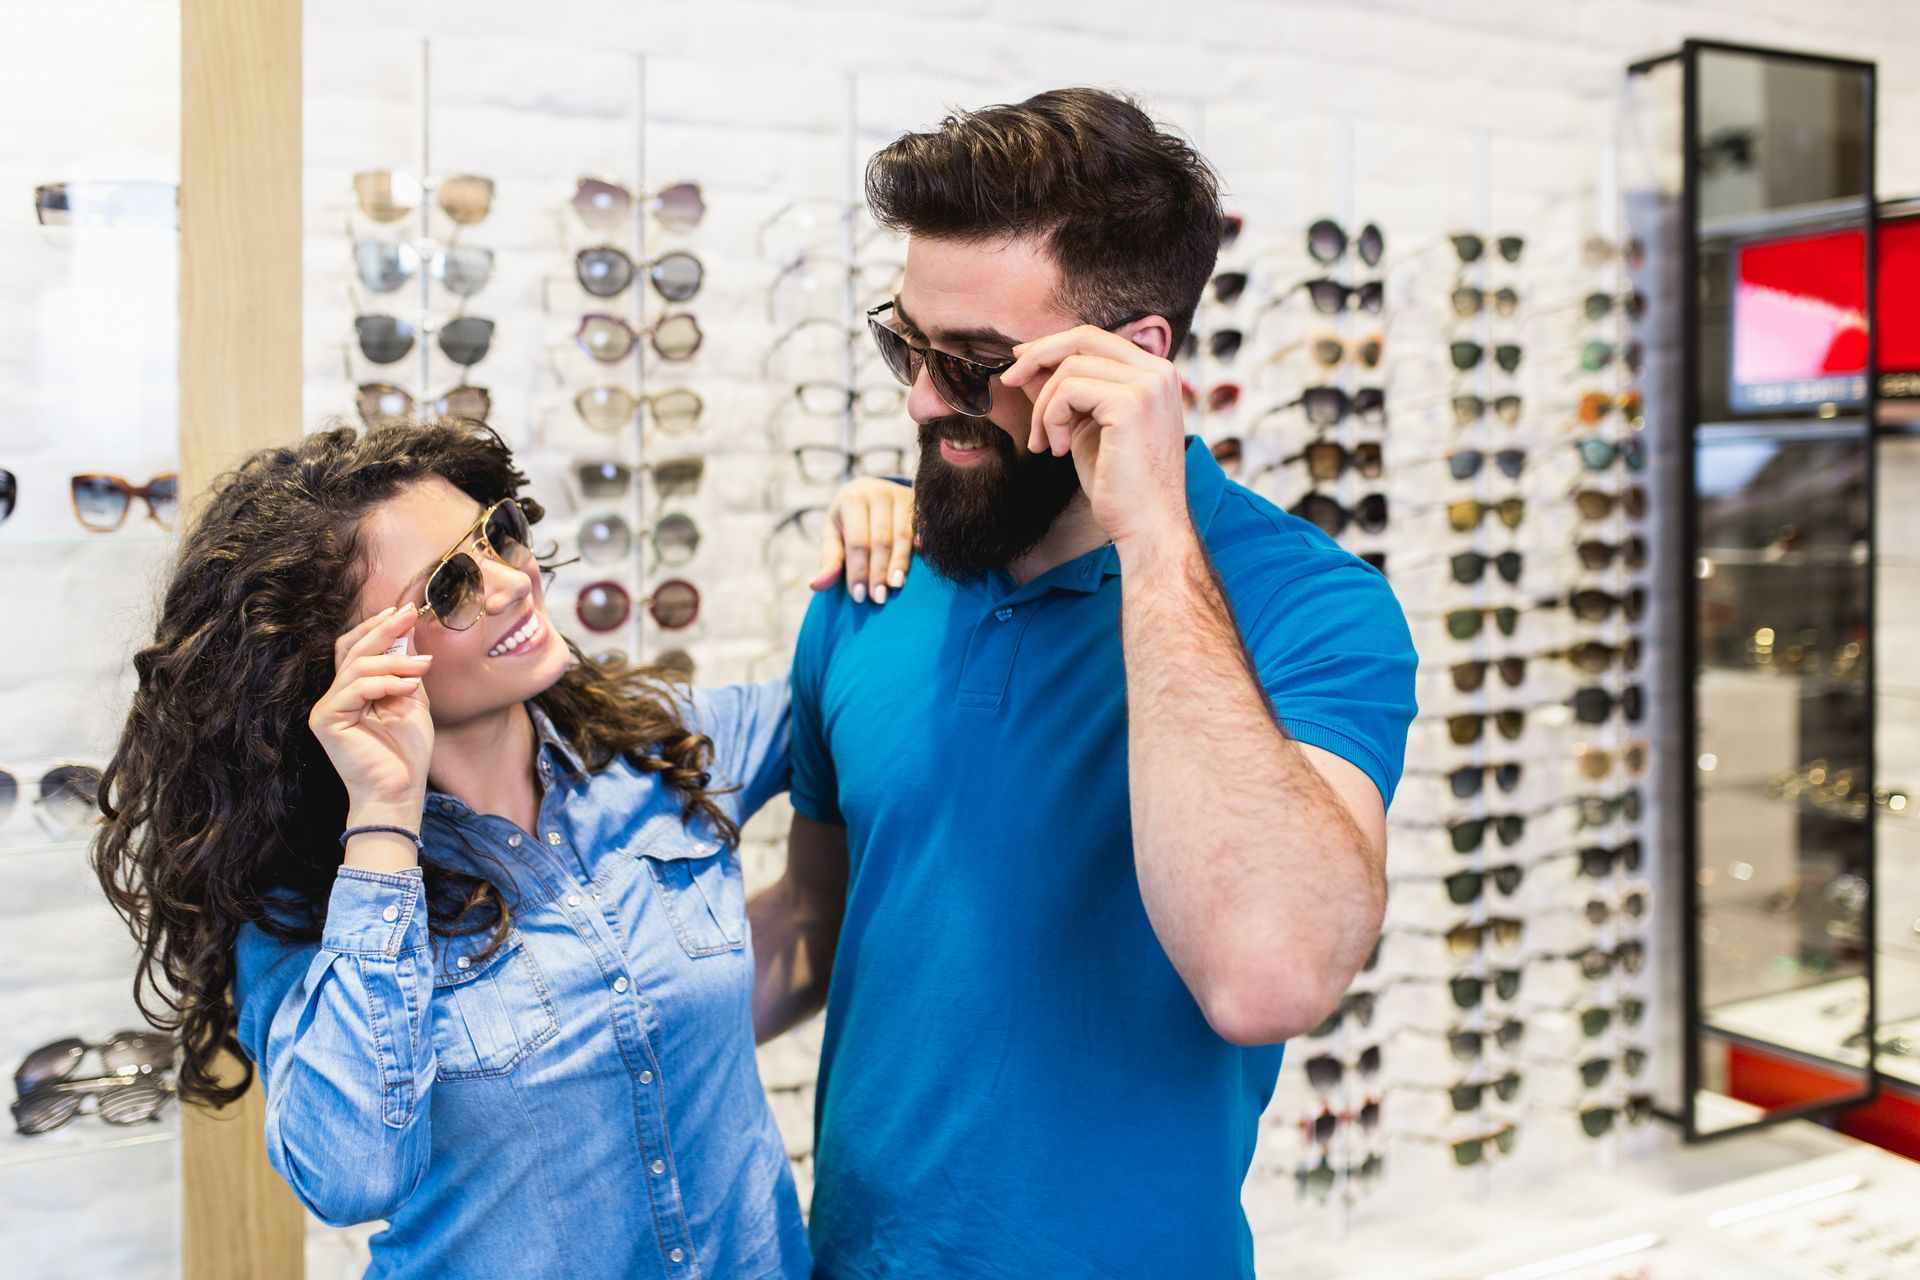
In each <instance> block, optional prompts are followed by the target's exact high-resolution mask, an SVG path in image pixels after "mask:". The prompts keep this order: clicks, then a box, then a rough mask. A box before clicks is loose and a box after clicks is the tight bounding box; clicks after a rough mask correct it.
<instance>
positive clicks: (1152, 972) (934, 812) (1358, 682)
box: [793, 440, 1414, 1280]
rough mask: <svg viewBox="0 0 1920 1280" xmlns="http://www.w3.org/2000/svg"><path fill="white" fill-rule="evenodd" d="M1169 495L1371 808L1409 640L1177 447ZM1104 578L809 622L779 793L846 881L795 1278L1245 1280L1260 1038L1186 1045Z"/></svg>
mask: <svg viewBox="0 0 1920 1280" xmlns="http://www.w3.org/2000/svg"><path fill="white" fill-rule="evenodd" d="M1187 497H1188V502H1189V505H1190V507H1191V509H1192V513H1193V519H1194V524H1195V527H1196V528H1197V529H1198V530H1199V531H1200V533H1201V535H1202V537H1203V538H1204V540H1205V542H1206V545H1207V548H1208V551H1209V553H1210V554H1211V556H1212V558H1213V562H1214V565H1215V566H1216V568H1217V569H1218V571H1219V573H1220V577H1221V580H1222V582H1223V583H1224V585H1225V587H1226V591H1227V594H1228V597H1229V599H1230V600H1231V601H1232V603H1233V607H1234V612H1235V616H1236V618H1237V619H1238V620H1239V623H1240V629H1241V633H1242V635H1243V636H1244V637H1245V639H1246V643H1247V648H1248V651H1249V652H1250V654H1251V655H1252V657H1253V662H1254V667H1255V669H1256V671H1257V672H1258V674H1259V679H1260V681H1261V683H1262V685H1263V686H1264V687H1265V689H1266V692H1267V695H1268V697H1269V698H1270V699H1271V701H1272V704H1273V708H1274V710H1275V712H1276V713H1277V714H1278V716H1279V719H1280V721H1281V723H1282V724H1283V725H1284V726H1285V727H1286V730H1287V732H1288V733H1290V734H1291V735H1292V736H1293V737H1294V738H1296V739H1298V740H1299V741H1301V742H1307V743H1312V744H1313V745H1315V746H1319V747H1324V748H1326V749H1327V750H1328V751H1331V752H1334V753H1335V754H1337V755H1339V756H1341V757H1343V758H1344V759H1347V760H1350V761H1352V762H1353V763H1354V764H1355V765H1357V766H1359V767H1360V768H1361V769H1362V770H1364V771H1365V772H1366V774H1367V776H1369V777H1370V778H1372V779H1373V781H1374V783H1375V784H1376V785H1377V786H1378V787H1379V788H1380V794H1381V795H1382V797H1384V798H1386V799H1389V800H1390V799H1391V798H1392V795H1393V789H1394V786H1395V784H1396V783H1397V782H1398V780H1399V777H1400V769H1401V763H1402V757H1403V753H1404V750H1405V746H1406V733H1407V726H1408V722H1409V721H1410V720H1411V719H1412V717H1413V714H1414V692H1413V682H1414V651H1413V644H1412V641H1411V639H1410V637H1409V635H1408V632H1407V626H1406V622H1405V620H1404V618H1403V617H1402V614H1401V611H1400V607H1399V605H1398V603H1397V602H1396V601H1395V600H1394V597H1393V593H1392V591H1391V590H1390V589H1389V588H1388V586H1387V584H1386V581H1385V579H1384V578H1382V577H1381V576H1380V574H1379V573H1377V572H1376V571H1375V570H1373V569H1372V568H1371V567H1369V566H1368V565H1366V564H1365V563H1364V562H1362V561H1361V560H1359V559H1357V558H1355V557H1354V556H1353V555H1351V554H1350V553H1349V552H1347V551H1346V550H1344V549H1343V548H1341V547H1340V546H1339V545H1338V544H1336V543H1335V542H1333V541H1332V540H1331V539H1329V538H1328V537H1327V536H1326V535H1324V534H1323V533H1321V532H1320V531H1319V530H1318V529H1316V528H1314V526H1312V525H1311V524H1309V523H1307V522H1306V521H1304V520H1301V519H1298V518H1296V517H1294V516H1291V515H1288V514H1287V513H1286V512H1284V511H1282V510H1280V509H1279V508H1278V507H1276V506H1274V505H1273V504H1272V503H1270V502H1267V501H1266V500H1264V499H1262V498H1260V497H1258V496H1257V495H1255V494H1253V493H1251V492H1249V491H1248V490H1246V489H1244V488H1241V487H1240V486H1239V485H1237V484H1233V483H1231V482H1229V481H1228V480H1227V478H1226V476H1225V475H1224V474H1223V473H1222V472H1221V470H1220V467H1219V465H1218V464H1217V463H1216V462H1214V460H1213V457H1212V455H1211V454H1210V453H1209V452H1208V450H1207V447H1206V446H1205V444H1203V443H1201V442H1200V441H1198V440H1189V441H1188V448H1187ZM1121 587H1122V583H1121V576H1120V561H1119V557H1118V555H1117V553H1116V552H1115V551H1114V550H1113V548H1111V547H1107V548H1103V549H1101V550H1098V551H1094V552H1091V553H1089V554H1087V555H1084V556H1081V557H1080V558H1079V559H1076V560H1073V561H1070V562H1068V563H1066V564H1063V565H1059V566H1057V567H1056V568H1054V569H1052V570H1050V571H1048V572H1047V573H1045V574H1042V575H1041V576H1040V577H1038V578H1036V579H1034V580H1033V581H1032V582H1029V583H1028V584H1026V585H1025V586H1016V585H1015V584H1014V581H1013V579H1012V578H1011V577H1009V576H1008V575H1006V574H1005V573H995V574H993V575H991V576H990V577H989V578H988V579H987V580H985V581H983V582H980V583H977V584H974V585H971V586H959V585H956V584H954V583H952V582H950V581H948V580H946V579H944V578H941V577H940V576H938V575H937V574H935V573H933V572H932V571H931V570H930V569H927V568H925V567H920V568H918V569H917V570H916V571H915V572H914V573H913V574H912V576H911V577H910V578H909V580H908V582H907V585H906V586H905V587H904V588H903V589H901V590H900V591H899V593H898V594H896V595H895V596H894V598H893V599H892V600H891V601H890V602H889V603H887V604H886V605H884V606H879V607H876V606H873V605H870V604H869V605H862V604H855V603H853V602H852V601H851V600H849V599H848V598H847V596H846V594H845V593H844V592H827V593H824V594H822V595H820V596H818V597H816V598H815V600H814V602H813V606H812V608H811V610H810V611H809V613H808V615H807V620H806V624H805V626H804V627H803V628H802V630H801V635H800V641H799V646H798V650H797V652H796V655H795V659H794V671H793V686H794V706H793V724H794V733H793V803H794V807H795V808H796V809H798V810H799V811H800V812H801V813H802V814H805V815H806V816H808V817H810V818H813V819H815V820H816V821H820V822H827V823H834V824H844V825H845V826H846V828H847V838H848V846H849V851H850V858H851V870H852V878H851V881H850V883H849V885H848V890H847V910H846V918H845V922H844V924H843V925H842V927H841V933H840V945H839V951H838V953H837V955H836V957H835V960H834V967H833V979H832V984H831V987H830V989H829V994H828V999H827V1025H826V1041H825V1047H824V1051H823V1054H822V1057H821V1063H820V1076H819V1092H818V1101H817V1104H816V1113H815V1128H816V1156H815V1160H816V1166H815V1175H814V1195H813V1207H812V1213H811V1226H810V1230H811V1234H812V1239H813V1247H814V1254H815V1265H816V1270H815V1273H814V1274H815V1276H816V1280H856V1278H859V1280H879V1278H880V1277H889V1278H894V1277H898V1278H899V1280H929V1277H936V1276H937V1277H941V1280H963V1278H968V1277H993V1278H994V1280H1033V1277H1036V1276H1045V1277H1047V1278H1048V1280H1078V1278H1081V1277H1086V1278H1087V1280H1092V1278H1093V1277H1102V1278H1103V1280H1113V1278H1115V1277H1154V1278H1155V1280H1160V1278H1163V1277H1165V1278H1171V1277H1188V1276H1195V1277H1200V1276H1204V1277H1207V1280H1219V1278H1220V1277H1234V1276H1245V1277H1251V1276H1252V1275H1253V1241H1252V1237H1251V1234H1250V1232H1249V1231H1248V1228H1247V1222H1246V1217H1245V1215H1244V1213H1243V1212H1242V1211H1241V1207H1240V1189H1241V1184H1242V1182H1243V1181H1244V1180H1245V1178H1246V1174H1247V1168H1248V1165H1249V1164H1250V1163H1251V1161H1252V1158H1253V1150H1254V1140H1255V1137H1256V1134H1257V1131H1258V1124H1259V1118H1260V1114H1261V1112H1262V1111H1263V1110H1264V1109H1265V1107H1266V1104H1267V1100H1268V1098H1269V1096H1270V1095H1271V1094H1272V1092H1273V1085H1274V1077H1275V1075H1276V1074H1277V1073H1278V1071H1279V1069H1280V1057H1281V1046H1279V1045H1271V1046H1263V1047H1257V1048H1241V1047H1238V1046H1235V1045H1232V1044H1229V1043H1228V1042H1227V1041H1225V1040H1223V1039H1221V1038H1220V1037H1219V1036H1218V1035H1216V1034H1215V1033H1214V1031H1213V1029H1212V1028H1211V1027H1210V1026H1208V1024H1207V1021H1206V1019H1205V1017H1204V1016H1202V1014H1201V1012H1200V1008H1199V1006H1198V1004H1196V1003H1195V1001H1194V999H1193V996H1192V995H1191V994H1190V993H1189V992H1188V990H1187V988H1186V985H1185V984H1184V983H1183V982H1182V981H1181V980H1180V976H1179V975H1178V974H1177V973H1176V972H1175V971H1174V968H1173V965H1172V963H1171V962H1170V961H1169V960H1168V959H1167V955H1166V952H1165V951H1164V950H1163V949H1162V948H1161V945H1160V941H1159V939H1158V938H1157V937H1156V936H1155V934H1154V932H1153V927H1152V925H1151V924H1150V923H1149V922H1148V919H1147V913H1146V909H1145V906H1144V905H1143V903H1142V902H1141V899H1140V888H1139V883H1138V881H1137V880H1136V879H1135V876H1134V866H1133V843H1132V836H1131V820H1130V815H1129V812H1128V800H1127V723H1126V674H1125V669H1124V667H1123V665H1122V659H1121V646H1120V597H1121ZM1214 764H1215V767H1217V768H1219V769H1221V770H1230V769H1232V768H1233V767H1234V762H1232V761H1230V760H1221V761H1217V762H1214ZM1300 888H1301V892H1302V893H1311V892H1312V890H1313V886H1312V885H1309V884H1303V885H1301V886H1300Z"/></svg>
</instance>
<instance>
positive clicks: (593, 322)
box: [578, 316, 635, 364]
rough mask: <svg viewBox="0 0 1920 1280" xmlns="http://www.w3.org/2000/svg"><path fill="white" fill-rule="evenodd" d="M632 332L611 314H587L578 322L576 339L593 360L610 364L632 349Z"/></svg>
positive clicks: (625, 355)
mask: <svg viewBox="0 0 1920 1280" xmlns="http://www.w3.org/2000/svg"><path fill="white" fill-rule="evenodd" d="M634 337H635V335H634V332H633V330H632V329H630V328H628V327H627V325H626V324H625V323H624V322H623V321H620V320H616V319H615V318H614V317H612V316H588V317H586V318H585V319H584V320H582V321H581V322H580V332H579V334H578V341H579V343H580V345H581V347H583V348H584V349H585V350H586V353H587V354H588V355H590V356H592V357H593V358H594V359H595V360H599V361H602V362H604V363H607V364H612V363H613V362H614V361H616V360H624V359H626V358H627V353H628V352H630V351H632V350H633V343H634Z"/></svg>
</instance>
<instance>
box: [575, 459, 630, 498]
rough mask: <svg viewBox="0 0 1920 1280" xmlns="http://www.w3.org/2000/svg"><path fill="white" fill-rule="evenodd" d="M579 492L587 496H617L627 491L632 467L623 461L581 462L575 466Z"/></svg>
mask: <svg viewBox="0 0 1920 1280" xmlns="http://www.w3.org/2000/svg"><path fill="white" fill-rule="evenodd" d="M576 474H577V475H578V476H579V477H580V492H581V493H582V494H584V495H586V496H587V497H589V498H617V497H619V496H620V495H621V494H623V493H625V492H626V491H627V484H628V482H629V481H631V480H632V479H633V468H631V467H629V466H627V464H626V463H624V462H583V463H581V464H580V465H579V467H578V468H576Z"/></svg>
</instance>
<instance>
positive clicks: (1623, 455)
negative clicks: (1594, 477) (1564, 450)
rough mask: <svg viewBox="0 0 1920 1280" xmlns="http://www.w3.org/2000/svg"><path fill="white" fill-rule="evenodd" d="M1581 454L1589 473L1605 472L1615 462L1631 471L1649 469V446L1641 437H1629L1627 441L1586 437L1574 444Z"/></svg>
mask: <svg viewBox="0 0 1920 1280" xmlns="http://www.w3.org/2000/svg"><path fill="white" fill-rule="evenodd" d="M1573 445H1574V448H1575V449H1577V450H1579V452H1580V461H1581V463H1582V464H1583V465H1584V466H1585V467H1586V469H1587V470H1589V471H1605V470H1606V469H1607V468H1608V467H1611V466H1612V465H1613V464H1614V463H1615V462H1618V463H1620V464H1621V465H1623V466H1625V467H1626V469H1627V470H1629V471H1645V470H1646V469H1647V446H1646V443H1645V442H1644V441H1643V440H1641V439H1640V437H1639V436H1628V437H1627V438H1626V439H1625V440H1607V439H1604V438H1603V437H1600V436H1586V437H1584V438H1583V439H1579V440H1575V441H1574V442H1573Z"/></svg>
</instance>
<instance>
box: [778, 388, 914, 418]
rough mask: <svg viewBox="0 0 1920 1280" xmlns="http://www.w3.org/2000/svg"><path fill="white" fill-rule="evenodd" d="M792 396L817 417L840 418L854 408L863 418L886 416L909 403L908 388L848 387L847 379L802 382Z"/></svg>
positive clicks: (804, 409) (807, 411) (803, 409)
mask: <svg viewBox="0 0 1920 1280" xmlns="http://www.w3.org/2000/svg"><path fill="white" fill-rule="evenodd" d="M793 398H794V400H795V401H797V402H798V403H799V405H800V409H801V411H802V412H804V413H809V414H812V415H813V416H814V417H817V418H840V417H845V416H846V415H847V414H849V413H852V412H855V411H858V413H859V414H860V416H861V417H864V418H886V417H891V416H893V415H894V414H897V413H899V412H900V411H901V410H902V409H904V408H905V407H906V404H907V389H906V388H905V387H901V386H887V385H882V386H870V387H849V386H848V385H847V384H846V383H844V382H803V383H801V384H800V385H799V386H797V387H795V388H794V389H793Z"/></svg>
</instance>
